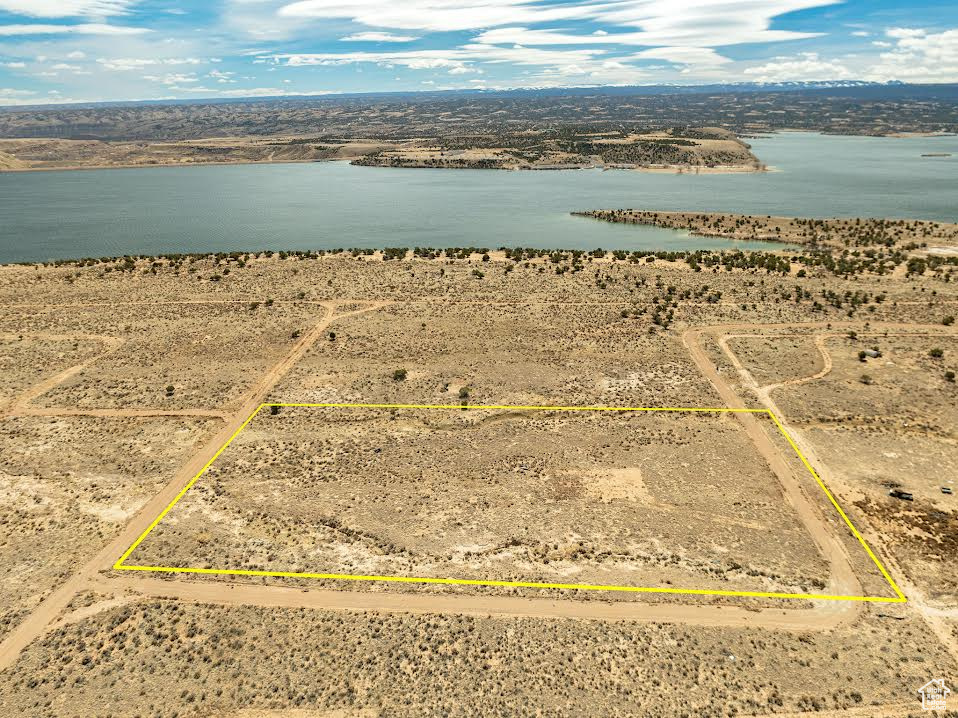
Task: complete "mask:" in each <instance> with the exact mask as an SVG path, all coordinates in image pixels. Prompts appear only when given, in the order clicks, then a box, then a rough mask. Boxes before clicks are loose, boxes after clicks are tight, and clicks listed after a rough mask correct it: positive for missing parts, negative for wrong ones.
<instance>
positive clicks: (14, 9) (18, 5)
mask: <svg viewBox="0 0 958 718" xmlns="http://www.w3.org/2000/svg"><path fill="white" fill-rule="evenodd" d="M134 2H135V0H0V10H3V11H6V12H9V13H12V14H14V15H26V16H28V17H44V18H54V17H106V16H109V15H122V14H123V13H125V12H126V11H127V10H128V9H129V7H130V6H131V5H133V4H134Z"/></svg>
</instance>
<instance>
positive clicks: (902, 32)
mask: <svg viewBox="0 0 958 718" xmlns="http://www.w3.org/2000/svg"><path fill="white" fill-rule="evenodd" d="M885 34H886V35H888V37H893V38H896V39H903V38H909V37H922V36H923V35H925V34H926V33H925V31H924V30H920V29H916V28H909V27H893V28H889V29H888V30H886V31H885Z"/></svg>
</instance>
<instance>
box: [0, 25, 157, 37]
mask: <svg viewBox="0 0 958 718" xmlns="http://www.w3.org/2000/svg"><path fill="white" fill-rule="evenodd" d="M147 32H150V30H149V29H147V28H144V27H126V26H123V25H106V24H104V23H98V22H87V23H83V24H80V25H0V36H8V37H9V36H13V35H60V34H63V35H68V34H72V35H142V34H143V33H147Z"/></svg>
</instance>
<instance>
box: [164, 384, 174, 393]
mask: <svg viewBox="0 0 958 718" xmlns="http://www.w3.org/2000/svg"><path fill="white" fill-rule="evenodd" d="M175 390H176V389H175V387H174V386H173V385H172V384H168V385H167V387H166V395H167V396H173V392H174V391H175Z"/></svg>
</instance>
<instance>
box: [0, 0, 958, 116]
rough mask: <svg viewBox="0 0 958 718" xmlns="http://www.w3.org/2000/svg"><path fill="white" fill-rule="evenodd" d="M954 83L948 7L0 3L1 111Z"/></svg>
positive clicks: (554, 1) (471, 1)
mask: <svg viewBox="0 0 958 718" xmlns="http://www.w3.org/2000/svg"><path fill="white" fill-rule="evenodd" d="M844 79H855V80H875V81H888V80H901V81H911V82H958V4H956V3H955V2H954V0H949V1H948V2H943V1H940V0H934V1H929V2H921V1H918V2H905V1H897V2H891V1H889V0H846V1H844V2H842V1H840V0H764V1H763V0H209V1H202V2H200V1H198V0H191V1H189V2H179V3H177V2H159V1H157V0H140V1H138V0H0V104H4V105H13V104H36V103H45V102H71V101H96V100H143V99H165V98H179V99H183V98H207V97H242V96H260V95H262V96H266V95H271V96H281V95H298V94H317V95H319V94H327V93H340V92H379V91H410V90H437V89H449V88H489V89H496V88H508V87H556V86H585V85H642V84H660V83H681V84H704V83H712V82H729V81H734V82H740V81H754V82H774V81H790V80H844Z"/></svg>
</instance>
